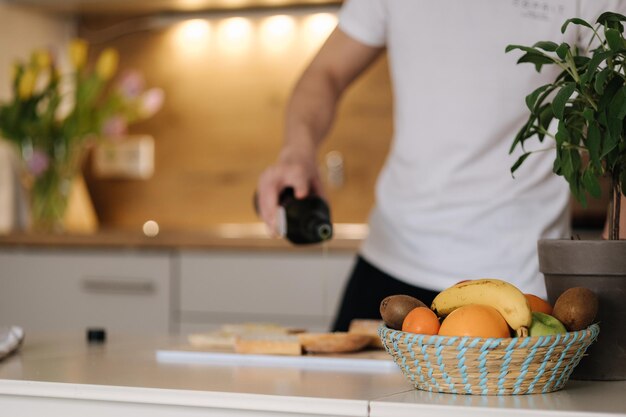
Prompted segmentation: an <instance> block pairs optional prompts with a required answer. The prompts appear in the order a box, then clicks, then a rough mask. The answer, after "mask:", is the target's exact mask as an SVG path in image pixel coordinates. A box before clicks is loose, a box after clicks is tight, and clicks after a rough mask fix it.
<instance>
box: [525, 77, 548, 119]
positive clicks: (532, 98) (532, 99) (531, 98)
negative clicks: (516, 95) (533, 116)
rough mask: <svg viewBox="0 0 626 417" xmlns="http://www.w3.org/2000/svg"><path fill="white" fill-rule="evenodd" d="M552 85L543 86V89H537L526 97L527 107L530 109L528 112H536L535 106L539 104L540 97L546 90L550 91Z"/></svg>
mask: <svg viewBox="0 0 626 417" xmlns="http://www.w3.org/2000/svg"><path fill="white" fill-rule="evenodd" d="M551 85H552V84H546V85H542V86H541V87H539V88H537V89H536V90H535V91H533V92H532V93H530V94H529V95H527V96H526V106H527V107H528V110H530V111H531V112H534V111H535V105H536V104H537V99H538V98H539V95H540V94H541V93H543V92H544V91H545V90H546V89H548V88H549V87H550V86H551Z"/></svg>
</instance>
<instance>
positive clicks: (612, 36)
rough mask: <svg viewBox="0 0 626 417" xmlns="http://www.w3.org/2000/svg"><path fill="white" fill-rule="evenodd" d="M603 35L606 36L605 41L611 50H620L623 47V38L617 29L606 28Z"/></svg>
mask: <svg viewBox="0 0 626 417" xmlns="http://www.w3.org/2000/svg"><path fill="white" fill-rule="evenodd" d="M604 36H605V37H606V42H607V43H608V44H609V48H611V50H612V51H620V50H622V49H624V38H623V37H622V33H621V32H619V31H618V30H617V29H610V28H609V29H606V30H605V31H604Z"/></svg>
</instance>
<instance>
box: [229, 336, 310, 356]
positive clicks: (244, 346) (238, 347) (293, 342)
mask: <svg viewBox="0 0 626 417" xmlns="http://www.w3.org/2000/svg"><path fill="white" fill-rule="evenodd" d="M235 352H237V353H255V354H261V355H292V356H298V355H301V354H302V345H301V344H300V340H299V339H298V336H292V335H241V336H239V337H237V339H236V340H235Z"/></svg>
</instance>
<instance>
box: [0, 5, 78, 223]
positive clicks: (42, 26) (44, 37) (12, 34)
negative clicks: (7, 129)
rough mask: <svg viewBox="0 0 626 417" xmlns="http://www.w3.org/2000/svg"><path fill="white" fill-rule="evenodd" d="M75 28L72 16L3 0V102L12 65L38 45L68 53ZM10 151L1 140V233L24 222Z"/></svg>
mask: <svg viewBox="0 0 626 417" xmlns="http://www.w3.org/2000/svg"><path fill="white" fill-rule="evenodd" d="M75 31H76V25H75V23H74V21H73V20H72V19H69V18H64V17H59V16H53V15H46V14H44V13H42V12H37V11H34V10H32V9H26V8H23V7H20V6H16V5H14V4H8V3H7V2H6V1H4V0H0V101H1V100H6V99H9V98H10V97H11V93H10V92H11V88H10V84H11V80H10V77H11V65H12V64H13V62H14V61H15V60H17V59H22V60H24V59H28V57H29V56H30V53H31V51H32V50H33V49H35V48H49V49H51V50H52V51H53V52H54V51H58V53H59V54H60V55H62V56H65V53H64V49H65V48H66V45H67V42H68V40H69V39H70V37H71V36H72V35H73V34H74V33H75ZM61 64H62V63H61ZM10 151H11V149H10V148H9V147H8V146H7V144H6V143H4V142H3V141H1V140H0V233H5V232H8V231H10V230H11V229H14V228H17V227H19V226H21V223H22V222H23V204H22V203H23V202H22V201H20V199H19V197H18V195H19V190H18V184H17V176H16V174H15V169H12V168H11V166H12V165H14V164H13V163H12V161H14V160H13V158H11V155H10Z"/></svg>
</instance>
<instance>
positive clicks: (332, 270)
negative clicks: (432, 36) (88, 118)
mask: <svg viewBox="0 0 626 417" xmlns="http://www.w3.org/2000/svg"><path fill="white" fill-rule="evenodd" d="M340 3H341V2H340V1H323V0H318V1H315V0H309V1H305V0H159V1H152V0H126V1H121V0H113V1H106V0H0V101H2V100H6V99H8V98H9V97H10V95H11V88H10V85H11V81H10V80H11V70H10V69H11V65H12V64H13V62H14V61H15V60H16V59H28V56H29V54H30V53H31V51H32V50H33V49H35V48H48V49H49V50H51V51H52V52H53V53H54V54H55V55H56V56H57V57H58V60H59V64H60V65H61V66H63V65H65V66H66V67H67V62H66V61H67V59H66V58H65V57H64V56H65V51H66V50H67V47H68V44H69V42H70V40H71V39H72V38H74V37H76V36H79V37H81V38H83V39H85V40H86V41H88V42H89V44H90V48H91V51H90V57H91V59H92V60H93V57H94V56H96V55H97V54H98V53H99V52H100V51H102V50H104V49H105V48H107V47H113V48H115V49H117V51H119V54H120V61H119V67H120V70H122V71H123V70H125V69H135V70H138V71H139V72H141V73H142V74H143V76H144V77H145V82H146V85H149V86H155V87H159V88H161V89H163V91H164V97H165V100H164V104H163V107H162V108H161V109H160V111H159V112H158V113H157V114H156V115H155V116H154V117H152V118H150V119H148V120H145V121H142V122H140V123H137V124H134V125H132V126H131V127H130V131H129V133H128V138H125V140H123V141H119V142H118V143H117V144H114V146H113V147H112V148H109V150H108V151H107V152H106V153H100V154H98V151H97V150H96V149H94V150H92V151H91V152H90V153H89V154H88V155H87V158H86V159H85V162H84V164H83V169H82V174H83V179H84V182H83V183H82V188H79V192H77V193H76V194H74V195H73V198H74V203H72V204H70V206H71V210H70V214H69V215H68V217H66V219H65V220H66V222H67V224H66V228H65V232H64V233H51V234H43V235H42V234H32V233H29V232H28V226H27V219H28V215H27V213H28V210H27V208H28V207H27V198H26V193H25V192H24V190H23V189H22V185H21V182H20V178H21V177H22V175H21V174H20V169H21V166H20V163H19V161H18V158H16V157H15V155H12V154H11V153H12V151H13V150H14V149H12V148H11V146H9V145H7V143H6V142H0V143H2V144H1V145H0V232H1V234H2V236H0V323H4V324H17V325H21V326H24V328H25V329H26V331H27V332H28V331H29V330H36V331H44V330H45V331H57V330H82V329H85V328H87V327H94V326H96V327H98V326H100V327H105V328H107V329H110V330H114V331H132V332H155V331H156V332H171V333H189V332H193V331H201V330H204V329H209V328H211V327H214V326H217V325H219V324H220V323H225V322H245V321H264V322H276V323H280V324H284V325H295V326H304V327H308V328H311V329H318V330H322V329H326V328H327V326H328V325H329V321H330V319H331V317H332V315H333V312H334V309H335V307H336V304H337V301H338V298H339V292H340V289H341V287H342V286H343V282H344V280H345V278H346V276H347V273H348V270H349V268H350V267H351V264H352V261H353V256H354V253H355V252H356V250H357V248H358V244H359V242H360V240H361V239H362V237H363V236H364V235H365V234H366V232H367V229H366V227H365V226H364V223H365V222H366V220H367V216H368V212H369V209H370V207H371V205H372V202H373V198H374V184H375V179H376V175H377V173H378V171H379V169H380V167H381V166H382V164H383V161H384V157H385V155H386V152H387V149H388V146H389V138H390V136H391V130H392V125H391V112H392V97H391V93H390V89H389V83H390V80H389V74H388V70H387V66H386V61H385V59H382V60H379V61H378V62H377V63H376V64H375V65H374V67H373V68H371V69H370V70H369V71H368V72H367V73H366V74H365V75H364V76H363V77H362V78H361V79H360V80H358V82H357V83H356V84H355V85H354V87H352V88H351V89H350V90H349V91H348V93H347V94H346V95H345V97H344V99H343V101H342V104H341V106H340V108H339V117H338V118H337V123H336V124H335V126H334V128H333V130H332V132H331V135H330V137H329V140H328V141H327V142H326V143H325V145H324V147H323V149H322V151H321V153H320V161H319V164H320V168H321V171H322V174H323V178H324V181H325V183H326V188H327V191H328V199H329V202H330V204H331V207H332V214H333V221H334V222H335V223H336V229H335V232H336V235H335V238H334V239H333V241H332V242H330V243H329V244H328V245H326V246H324V247H320V246H316V247H312V248H294V247H291V246H290V245H288V244H287V243H285V242H283V241H280V240H276V239H270V238H268V237H267V236H266V234H265V231H264V227H263V226H262V225H261V224H259V223H258V219H257V217H256V215H255V213H254V210H253V207H252V194H253V191H254V188H255V185H256V181H257V178H258V175H259V173H260V172H261V171H262V169H263V168H265V167H266V166H267V165H268V164H270V163H271V162H272V161H273V160H274V158H275V156H276V154H277V152H278V149H279V146H280V144H281V141H282V136H281V134H282V127H283V112H284V107H285V104H286V100H287V97H288V94H289V92H290V90H291V88H292V86H293V84H294V83H295V81H296V78H297V77H298V76H299V74H300V73H301V71H302V70H303V69H304V67H305V66H306V65H307V64H308V62H309V60H310V59H311V58H312V57H313V54H314V53H315V52H316V50H317V49H318V48H319V47H320V46H321V44H322V42H323V41H324V39H325V38H326V36H327V35H328V34H329V33H330V32H331V30H332V29H333V28H334V26H335V24H336V21H337V11H338V7H339V5H340ZM424 180H427V179H424ZM604 194H605V195H607V194H608V193H606V192H605V193H604ZM604 207H606V202H605V201H597V202H596V201H593V202H590V207H589V208H588V209H587V210H584V211H583V210H582V209H581V208H580V207H579V206H578V205H576V204H573V210H572V221H573V224H574V226H575V227H576V228H577V230H587V229H592V230H594V231H595V230H596V229H597V228H598V227H600V225H601V224H602V221H603V218H604Z"/></svg>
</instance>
